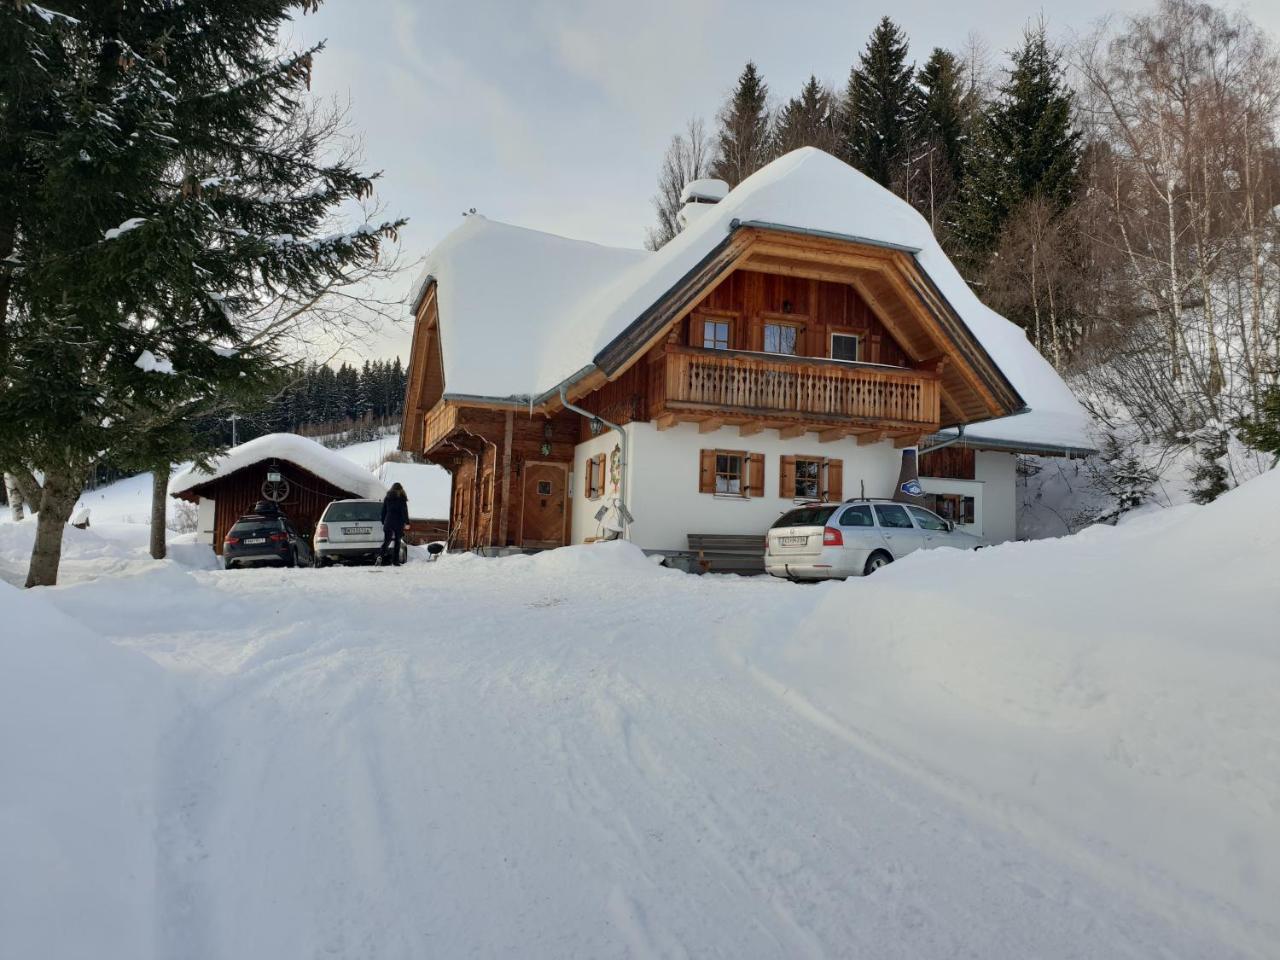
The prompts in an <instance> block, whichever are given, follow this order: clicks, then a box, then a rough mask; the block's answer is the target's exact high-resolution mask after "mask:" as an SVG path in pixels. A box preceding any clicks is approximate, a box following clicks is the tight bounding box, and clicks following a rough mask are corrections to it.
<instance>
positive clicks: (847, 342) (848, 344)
mask: <svg viewBox="0 0 1280 960" xmlns="http://www.w3.org/2000/svg"><path fill="white" fill-rule="evenodd" d="M860 341H861V337H856V336H854V335H853V334H851V333H833V334H832V335H831V359H832V360H849V361H856V360H859V359H861V358H860V357H859V356H858V350H859V347H860V346H861V342H860Z"/></svg>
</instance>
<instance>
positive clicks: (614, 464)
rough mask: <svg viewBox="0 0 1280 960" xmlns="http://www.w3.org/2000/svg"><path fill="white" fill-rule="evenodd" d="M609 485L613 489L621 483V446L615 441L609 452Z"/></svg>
mask: <svg viewBox="0 0 1280 960" xmlns="http://www.w3.org/2000/svg"><path fill="white" fill-rule="evenodd" d="M609 485H610V486H611V487H613V489H614V490H617V489H618V488H619V487H620V486H621V485H622V447H621V446H620V445H619V444H616V443H615V444H614V445H613V451H612V452H611V453H610V454H609Z"/></svg>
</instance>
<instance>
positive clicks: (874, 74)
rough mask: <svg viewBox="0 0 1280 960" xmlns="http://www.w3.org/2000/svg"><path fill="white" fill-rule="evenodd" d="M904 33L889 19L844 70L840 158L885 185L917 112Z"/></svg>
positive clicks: (904, 146) (903, 153)
mask: <svg viewBox="0 0 1280 960" xmlns="http://www.w3.org/2000/svg"><path fill="white" fill-rule="evenodd" d="M912 73H913V68H912V65H911V64H909V63H907V36H906V34H905V33H904V32H903V31H902V29H901V28H900V27H899V26H898V25H897V24H895V23H894V22H893V21H892V20H890V19H889V18H888V17H884V18H883V19H882V20H881V21H880V22H879V23H878V24H877V25H876V28H875V30H873V31H872V33H871V39H870V40H868V41H867V47H866V49H865V50H864V51H863V52H862V55H861V56H860V57H859V58H858V63H857V65H856V66H855V67H854V68H853V70H852V71H851V72H850V74H849V85H848V88H847V90H846V93H845V105H844V109H843V115H844V117H845V145H844V146H845V149H844V153H845V158H846V159H847V160H848V161H849V162H850V163H851V164H853V166H855V167H857V168H858V169H859V170H861V171H862V172H863V173H865V174H866V175H867V176H869V177H870V178H871V179H872V180H875V181H876V182H877V183H879V184H882V185H883V186H886V187H887V186H889V185H890V184H891V182H892V181H893V178H894V176H895V174H896V172H897V165H898V164H899V163H900V162H901V161H902V160H903V158H904V156H905V151H906V148H907V145H908V143H909V141H910V132H911V131H910V127H911V118H912V116H913V115H914V113H915V112H916V110H915V105H914V98H915V90H914V88H913V86H912V83H911V78H912Z"/></svg>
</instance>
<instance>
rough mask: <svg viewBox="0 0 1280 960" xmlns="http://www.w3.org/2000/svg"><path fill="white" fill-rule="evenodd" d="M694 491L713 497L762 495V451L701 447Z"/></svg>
mask: <svg viewBox="0 0 1280 960" xmlns="http://www.w3.org/2000/svg"><path fill="white" fill-rule="evenodd" d="M698 492H699V493H711V494H714V495H715V496H717V497H740V498H744V499H745V498H746V497H763V496H764V454H763V453H747V452H746V451H745V450H703V451H702V452H701V455H700V457H699V466H698Z"/></svg>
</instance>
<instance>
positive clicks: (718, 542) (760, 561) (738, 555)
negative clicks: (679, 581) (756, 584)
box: [687, 533, 764, 576]
mask: <svg viewBox="0 0 1280 960" xmlns="http://www.w3.org/2000/svg"><path fill="white" fill-rule="evenodd" d="M687 536H688V540H689V549H690V550H691V551H692V552H693V553H696V554H697V555H698V566H700V567H701V568H702V572H703V573H707V572H711V573H739V574H744V575H748V576H750V575H753V574H757V573H764V537H763V536H760V535H759V534H730V533H690V534H688V535H687Z"/></svg>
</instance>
